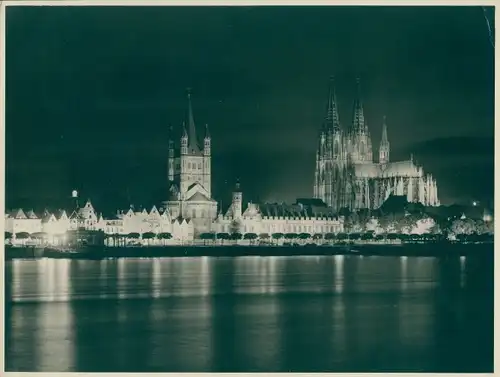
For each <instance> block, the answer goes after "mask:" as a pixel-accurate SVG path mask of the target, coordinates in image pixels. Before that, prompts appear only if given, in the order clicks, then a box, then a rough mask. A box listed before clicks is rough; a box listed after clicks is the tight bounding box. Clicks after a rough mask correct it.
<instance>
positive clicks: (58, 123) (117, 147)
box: [6, 6, 494, 209]
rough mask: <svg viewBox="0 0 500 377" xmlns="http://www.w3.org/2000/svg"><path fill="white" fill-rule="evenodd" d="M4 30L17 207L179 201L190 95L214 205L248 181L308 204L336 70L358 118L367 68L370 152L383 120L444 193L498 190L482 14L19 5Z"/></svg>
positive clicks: (343, 101)
mask: <svg viewBox="0 0 500 377" xmlns="http://www.w3.org/2000/svg"><path fill="white" fill-rule="evenodd" d="M492 13H493V12H492V10H489V15H490V16H492ZM491 21H493V20H491ZM6 38H7V46H6V75H7V82H6V144H7V145H6V189H7V197H6V205H7V207H13V206H18V205H23V206H32V205H36V204H38V205H40V204H42V205H43V204H45V203H47V204H51V205H52V203H57V202H58V200H59V199H60V198H61V197H67V196H68V195H69V193H70V191H71V189H73V188H77V189H78V190H80V192H81V193H82V195H83V196H84V197H90V198H92V199H93V200H94V202H95V203H96V204H97V205H98V206H101V207H102V208H106V209H110V208H112V207H113V206H115V205H123V204H125V202H127V201H128V200H130V201H132V202H134V203H141V202H142V203H145V204H147V203H149V202H151V201H157V200H160V199H164V198H166V196H167V195H166V192H167V191H166V190H167V167H166V164H167V146H168V143H167V140H168V125H169V124H172V125H173V126H174V128H175V127H179V126H180V124H181V122H182V119H183V117H184V114H185V107H186V99H185V98H186V87H191V88H192V95H193V107H194V112H195V114H194V115H195V121H196V122H197V124H198V126H199V129H200V132H201V131H202V129H203V128H202V127H203V125H204V124H205V123H208V124H209V125H210V129H211V134H212V139H213V140H212V144H213V173H212V174H213V190H214V194H215V196H216V198H219V197H221V196H223V195H225V194H226V193H227V189H226V187H225V184H224V182H225V181H226V180H227V181H228V182H230V183H231V184H232V182H234V180H235V179H236V178H237V177H239V178H240V180H241V182H242V187H243V188H244V195H245V198H246V199H253V200H257V201H261V202H262V201H275V200H283V201H293V200H294V199H295V198H296V197H300V196H302V197H304V196H305V197H310V196H312V185H313V174H314V159H315V148H316V138H317V135H318V130H319V128H320V126H321V122H322V119H323V117H324V115H325V114H324V112H325V106H326V96H327V86H328V78H329V76H331V75H335V77H336V82H337V97H338V100H339V102H340V110H341V114H340V117H341V123H342V124H343V127H344V128H347V127H348V126H349V124H350V122H351V107H352V101H353V95H354V89H355V85H354V84H355V78H356V76H360V77H361V84H362V93H363V100H364V103H365V116H366V117H367V120H368V125H369V127H370V131H371V133H372V138H373V142H374V153H377V149H378V143H379V140H380V135H381V122H382V116H383V115H386V116H387V122H388V133H389V139H390V142H391V148H392V157H393V158H407V157H408V156H409V154H410V153H411V152H413V153H414V155H415V156H416V158H417V159H418V160H419V161H421V162H422V163H424V167H425V169H426V170H427V171H429V172H431V173H433V174H434V175H435V176H436V177H437V179H438V185H439V188H440V196H441V199H442V201H443V202H445V203H450V202H454V201H463V200H468V199H469V198H472V197H474V198H479V199H488V198H491V197H492V196H493V130H494V97H493V96H494V50H493V47H492V45H491V43H490V40H489V35H488V28H487V24H486V21H485V18H484V13H483V9H482V8H481V7H418V8H416V7H333V6H332V7H253V8H249V7H54V6H52V7H12V6H11V7H9V8H8V11H7V34H6ZM128 198H130V199H128Z"/></svg>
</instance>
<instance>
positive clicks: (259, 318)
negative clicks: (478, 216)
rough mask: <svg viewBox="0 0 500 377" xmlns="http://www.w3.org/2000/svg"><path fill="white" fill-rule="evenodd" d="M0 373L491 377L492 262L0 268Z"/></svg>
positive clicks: (206, 260)
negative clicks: (1, 307) (0, 335)
mask: <svg viewBox="0 0 500 377" xmlns="http://www.w3.org/2000/svg"><path fill="white" fill-rule="evenodd" d="M5 280H6V284H5V289H6V296H5V297H6V306H5V314H6V316H5V317H6V318H5V320H6V325H5V342H6V348H5V368H6V370H7V371H11V372H12V371H37V372H262V371H265V372H416V371H423V372H492V371H493V258H492V257H484V256H483V257H475V256H472V257H471V256H468V257H450V258H434V257H362V256H322V257H314V256H308V257H235V258H215V257H199V258H194V257H193V258H159V259H119V260H102V261H92V260H63V259H59V260H58V259H41V260H14V261H9V262H6V269H5Z"/></svg>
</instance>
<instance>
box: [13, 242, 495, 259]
mask: <svg viewBox="0 0 500 377" xmlns="http://www.w3.org/2000/svg"><path fill="white" fill-rule="evenodd" d="M493 250H494V246H493V243H478V244H464V243H448V242H446V243H427V244H395V245H393V244H392V245H391V244H365V245H332V246H315V245H314V246H313V245H306V246H297V247H293V246H240V245H233V246H225V247H220V246H166V247H165V246H158V247H105V246H103V247H89V248H86V249H81V250H59V249H53V248H36V249H33V248H19V247H16V248H6V249H5V259H6V260H10V259H18V258H63V259H107V258H160V257H200V256H211V257H238V256H290V255H296V256H299V255H311V256H314V255H318V256H319V255H351V254H352V255H363V256H376V255H379V256H443V255H450V256H462V255H463V256H467V255H470V254H478V253H481V254H483V253H485V254H486V253H493Z"/></svg>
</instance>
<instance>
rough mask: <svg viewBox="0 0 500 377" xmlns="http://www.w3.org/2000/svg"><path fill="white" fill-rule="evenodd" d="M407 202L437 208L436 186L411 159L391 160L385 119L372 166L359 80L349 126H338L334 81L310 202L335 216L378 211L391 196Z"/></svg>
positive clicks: (322, 131)
mask: <svg viewBox="0 0 500 377" xmlns="http://www.w3.org/2000/svg"><path fill="white" fill-rule="evenodd" d="M390 195H398V196H406V198H407V200H408V202H419V203H422V204H423V205H426V206H438V205H439V199H438V190H437V183H436V180H435V179H434V178H433V177H432V175H431V174H426V173H425V172H424V170H423V168H422V166H419V165H417V164H416V163H415V162H414V161H413V158H412V157H410V158H409V159H408V160H403V161H391V160H390V143H389V139H388V136H387V124H386V119H385V117H384V120H383V129H382V138H381V140H380V144H379V148H378V161H374V158H373V148H372V140H371V136H370V131H369V129H368V125H367V122H366V120H365V116H364V111H363V103H362V101H361V94H360V83H359V79H358V80H357V90H356V98H355V100H354V106H353V114H352V124H351V127H350V128H349V129H348V130H344V129H343V128H342V127H341V124H340V118H339V112H338V106H337V98H336V94H335V87H334V81H333V79H331V80H330V85H329V94H328V104H327V112H326V117H325V120H324V122H323V126H322V128H321V131H320V135H319V140H318V149H317V152H316V169H315V177H314V197H315V198H317V199H321V200H323V201H324V202H325V203H326V204H327V205H328V206H329V207H332V208H333V209H334V210H335V211H338V210H340V209H341V208H349V209H351V210H357V209H362V208H368V209H376V208H379V207H380V206H381V205H382V203H383V202H384V201H385V200H386V199H387V198H388V197H389V196H390Z"/></svg>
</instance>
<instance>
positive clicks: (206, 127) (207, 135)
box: [205, 124, 210, 139]
mask: <svg viewBox="0 0 500 377" xmlns="http://www.w3.org/2000/svg"><path fill="white" fill-rule="evenodd" d="M205 139H210V131H209V130H208V124H205Z"/></svg>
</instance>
